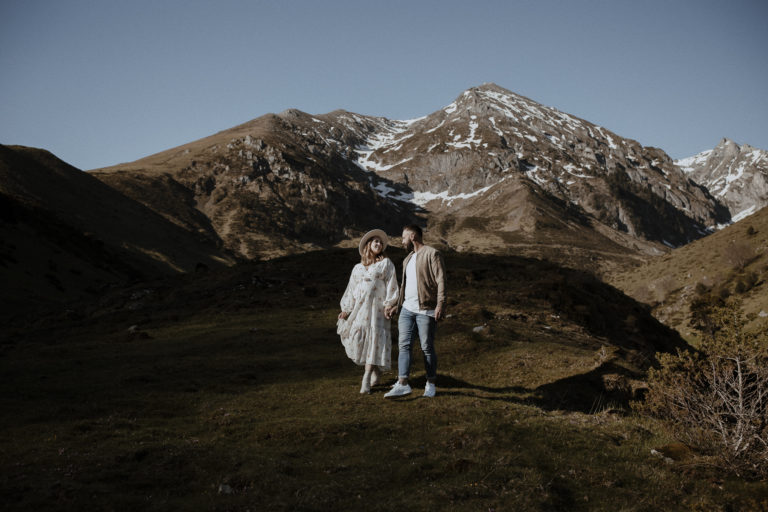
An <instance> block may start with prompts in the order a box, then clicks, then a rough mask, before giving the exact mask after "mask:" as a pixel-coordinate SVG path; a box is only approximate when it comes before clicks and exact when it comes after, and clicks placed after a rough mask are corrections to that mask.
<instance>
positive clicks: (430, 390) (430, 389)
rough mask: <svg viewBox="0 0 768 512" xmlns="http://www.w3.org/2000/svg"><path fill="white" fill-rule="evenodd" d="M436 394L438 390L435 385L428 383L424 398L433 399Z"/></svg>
mask: <svg viewBox="0 0 768 512" xmlns="http://www.w3.org/2000/svg"><path fill="white" fill-rule="evenodd" d="M435 393H437V389H435V383H434V382H429V381H427V385H426V386H424V396H426V397H429V398H432V397H433V396H435Z"/></svg>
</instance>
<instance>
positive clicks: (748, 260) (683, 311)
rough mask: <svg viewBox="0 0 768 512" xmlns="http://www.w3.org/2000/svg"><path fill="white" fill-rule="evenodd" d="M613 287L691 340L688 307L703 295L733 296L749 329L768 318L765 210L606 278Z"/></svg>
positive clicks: (767, 222)
mask: <svg viewBox="0 0 768 512" xmlns="http://www.w3.org/2000/svg"><path fill="white" fill-rule="evenodd" d="M607 280H608V281H609V282H610V283H611V284H613V285H614V286H616V287H618V288H620V289H622V290H624V291H625V292H626V293H628V294H629V295H631V296H632V297H634V298H636V299H637V300H639V301H641V302H644V303H647V304H650V305H652V306H653V311H654V315H655V316H656V317H657V318H659V319H660V320H662V321H663V322H664V323H666V324H667V325H670V326H672V327H674V328H675V329H677V330H678V331H680V333H682V334H683V335H684V336H685V337H686V338H687V339H691V340H694V339H695V338H696V335H695V332H694V331H693V330H692V329H691V328H690V326H689V321H690V304H691V301H693V300H694V299H696V298H697V297H700V296H702V295H705V294H715V295H718V296H723V297H725V296H729V295H735V296H738V297H740V298H741V299H742V300H743V303H744V312H745V313H746V315H747V316H748V318H750V319H752V322H751V324H752V325H754V324H755V323H756V322H760V321H765V319H766V318H767V317H768V293H767V292H766V290H767V288H766V282H767V281H768V208H764V209H762V210H760V211H759V212H757V213H755V214H753V215H751V216H749V217H747V218H745V219H743V220H742V221H740V222H737V223H735V224H733V225H731V226H729V227H727V228H725V229H723V230H721V231H718V232H716V233H713V234H712V235H709V236H707V237H705V238H702V239H700V240H697V241H695V242H693V243H691V244H688V245H686V246H684V247H681V248H679V249H676V250H674V251H672V252H671V253H669V254H666V255H664V256H662V257H660V258H656V259H654V260H650V261H649V262H648V263H647V264H646V265H643V266H642V267H640V268H636V269H632V270H629V271H626V272H623V273H619V274H615V275H613V276H609V277H608V279H607Z"/></svg>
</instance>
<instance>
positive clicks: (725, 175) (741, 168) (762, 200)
mask: <svg viewBox="0 0 768 512" xmlns="http://www.w3.org/2000/svg"><path fill="white" fill-rule="evenodd" d="M675 164H677V165H678V166H680V168H681V169H682V170H683V171H684V172H685V173H686V174H687V175H688V177H689V178H691V179H692V180H693V181H695V182H696V183H698V184H700V185H703V186H704V187H706V188H707V189H708V190H709V191H710V193H711V194H712V195H713V196H715V197H716V198H717V199H719V200H720V201H721V202H722V203H723V204H724V205H725V206H727V207H728V209H729V210H730V213H731V217H733V219H734V221H737V220H740V219H743V218H744V217H746V216H748V215H751V214H753V213H755V212H756V211H758V210H760V209H761V208H763V207H765V206H768V151H764V150H762V149H756V148H753V147H752V146H750V145H748V144H744V145H741V146H739V145H738V144H736V143H735V142H734V141H732V140H730V139H725V138H724V139H723V140H721V141H720V143H719V144H718V145H717V146H716V147H715V148H714V149H710V150H708V151H704V152H702V153H699V154H698V155H694V156H692V157H689V158H684V159H682V160H676V161H675Z"/></svg>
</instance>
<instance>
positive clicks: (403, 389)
mask: <svg viewBox="0 0 768 512" xmlns="http://www.w3.org/2000/svg"><path fill="white" fill-rule="evenodd" d="M411 391H412V390H411V386H410V385H408V384H400V383H399V382H398V383H397V384H395V386H394V387H393V388H392V390H391V391H389V392H388V393H387V394H386V395H384V398H395V397H398V396H405V395H410V394H411Z"/></svg>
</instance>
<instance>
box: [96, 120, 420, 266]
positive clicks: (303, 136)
mask: <svg viewBox="0 0 768 512" xmlns="http://www.w3.org/2000/svg"><path fill="white" fill-rule="evenodd" d="M355 118H356V119H357V120H356V121H355V123H356V125H355V126H354V127H353V129H350V128H349V127H348V126H347V124H348V123H347V121H346V116H345V115H344V114H340V113H333V114H328V115H325V116H315V117H313V116H310V115H308V114H305V113H303V112H300V111H297V110H288V111H285V112H282V113H281V114H278V115H275V114H269V115H266V116H263V117H260V118H258V119H255V120H253V121H250V122H248V123H245V124H243V125H240V126H236V127H234V128H232V129H229V130H226V131H223V132H220V133H217V134H215V135H213V136H211V137H207V138H205V139H202V140H199V141H196V142H193V143H190V144H187V145H184V146H181V147H179V148H175V149H171V150H169V151H165V152H163V153H159V154H157V155H153V156H150V157H147V158H144V159H141V160H138V161H136V162H133V163H130V164H123V165H119V166H116V167H111V168H107V169H99V170H96V171H92V172H91V175H92V176H95V177H96V178H98V179H100V180H102V181H103V182H105V183H107V184H109V185H110V186H111V187H114V188H116V189H118V190H120V191H121V192H123V193H124V194H126V195H128V196H130V197H132V198H134V199H135V200H137V201H140V202H142V203H143V204H145V205H147V206H148V207H150V208H153V209H154V210H155V211H157V212H158V213H159V214H161V215H163V216H164V217H165V218H167V219H176V220H177V221H178V220H179V219H184V220H183V222H185V223H188V222H189V221H188V220H187V219H192V218H195V217H196V216H197V215H199V214H200V213H202V214H203V215H204V217H205V219H206V221H207V222H209V224H210V226H211V228H212V229H213V231H214V232H215V235H216V236H217V237H220V238H221V239H222V240H223V241H224V244H225V246H226V247H227V248H228V249H230V250H232V251H233V252H235V253H236V254H238V255H240V256H242V257H245V258H263V257H272V256H277V255H281V254H286V253H292V252H302V251H306V250H311V249H317V248H321V247H328V246H330V245H333V244H336V243H339V242H341V241H344V240H347V239H350V238H354V237H356V236H358V235H359V234H360V233H362V232H364V231H366V230H368V229H370V227H371V226H381V227H383V228H385V229H387V230H388V231H389V232H392V233H395V232H397V231H398V230H399V229H400V227H401V226H402V225H403V224H404V223H407V222H409V221H411V220H412V218H413V211H414V205H412V204H410V203H407V202H405V201H400V200H395V199H391V198H384V197H381V195H379V194H378V193H376V191H375V190H374V188H372V187H373V186H379V187H382V186H387V183H388V181H387V180H385V179H380V178H376V177H374V176H372V175H370V174H369V173H368V172H365V171H363V170H361V169H360V168H359V167H358V166H357V165H355V164H354V163H353V161H352V160H351V158H350V153H351V148H353V147H356V146H358V145H359V144H361V143H362V142H363V138H362V137H363V135H361V134H369V133H372V132H374V131H376V130H384V129H385V125H386V123H387V122H386V121H384V120H380V119H374V118H363V117H360V116H355ZM184 198H188V199H189V200H188V201H187V200H185V199H184Z"/></svg>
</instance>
